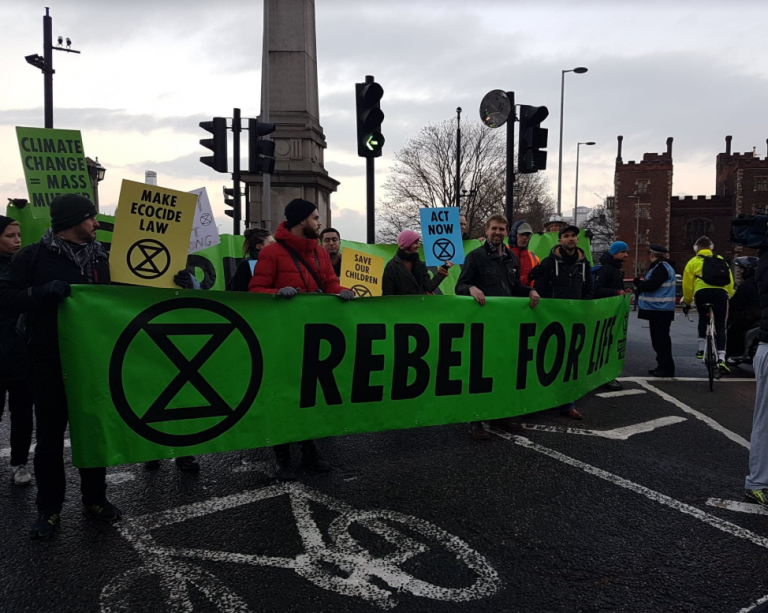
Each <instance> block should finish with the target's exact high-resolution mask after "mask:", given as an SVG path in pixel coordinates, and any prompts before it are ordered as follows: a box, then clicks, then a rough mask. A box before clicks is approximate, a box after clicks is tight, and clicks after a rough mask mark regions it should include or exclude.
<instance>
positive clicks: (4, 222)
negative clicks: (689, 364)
mask: <svg viewBox="0 0 768 613" xmlns="http://www.w3.org/2000/svg"><path fill="white" fill-rule="evenodd" d="M12 223H19V222H18V221H16V220H15V219H13V217H6V216H5V215H0V234H2V233H3V232H5V229H6V228H7V227H8V226H10V225H11V224H12Z"/></svg>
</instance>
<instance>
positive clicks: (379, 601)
mask: <svg viewBox="0 0 768 613" xmlns="http://www.w3.org/2000/svg"><path fill="white" fill-rule="evenodd" d="M283 495H287V496H288V498H289V500H290V504H291V508H292V511H293V515H294V518H295V520H296V526H297V528H298V531H299V534H300V536H301V540H302V543H303V546H304V552H303V553H301V554H299V555H298V556H296V557H294V558H288V557H270V556H260V555H252V554H243V553H233V552H227V551H212V550H207V549H202V548H200V549H198V548H194V549H190V548H183V547H166V546H161V545H159V544H158V543H157V542H156V541H155V540H154V538H153V536H152V534H151V533H152V531H153V530H156V529H158V528H163V527H167V526H170V525H173V524H177V523H180V522H183V521H186V520H188V519H193V518H197V517H202V516H205V515H209V514H212V513H216V512H219V511H224V510H227V509H232V508H236V507H239V506H242V505H247V504H252V503H256V502H259V501H262V500H267V499H270V498H275V497H277V496H283ZM310 502H312V503H314V504H320V505H324V506H325V507H327V508H328V509H330V510H331V511H334V512H336V513H338V514H339V515H338V516H337V517H336V518H335V519H334V520H333V521H332V522H331V524H330V526H329V528H328V531H327V532H328V534H327V538H326V537H325V536H324V535H323V533H322V531H321V530H320V528H319V527H318V525H317V523H316V522H315V520H314V518H313V516H312V512H311V509H310ZM356 524H358V525H360V526H362V527H364V528H366V529H367V530H369V531H370V532H372V533H374V534H376V535H378V536H379V537H381V538H383V539H384V540H385V541H387V542H388V543H389V544H390V545H391V546H392V547H393V549H394V551H393V552H392V553H390V554H388V555H385V556H383V557H375V556H373V555H372V554H371V553H370V552H369V551H367V550H366V549H365V548H364V547H363V546H362V545H361V544H360V543H359V542H357V540H355V537H353V536H352V534H351V532H350V529H351V528H352V526H353V525H356ZM397 526H401V527H403V528H405V529H406V530H408V532H409V533H410V534H411V535H413V536H409V535H408V534H405V533H404V532H403V531H402V530H400V529H398V527H397ZM119 529H120V532H121V533H122V535H123V536H124V537H125V538H126V539H127V540H128V541H129V542H130V543H131V545H133V547H134V548H135V549H136V550H137V551H138V552H139V553H140V554H141V555H142V557H143V558H144V563H143V566H141V567H139V568H136V569H132V570H130V571H128V572H127V573H124V574H123V575H120V576H118V577H116V578H115V579H113V580H112V581H111V582H110V583H109V584H108V585H107V586H106V587H105V588H104V589H103V590H102V593H101V611H102V613H118V612H122V611H128V610H130V601H129V597H130V595H131V593H132V592H133V589H132V588H133V587H135V586H136V585H143V586H146V585H147V584H148V582H151V581H152V580H153V579H154V580H156V581H159V584H160V587H161V589H163V590H164V592H165V593H166V594H167V598H168V602H167V604H168V608H167V611H169V612H170V613H177V612H178V613H182V612H184V613H190V612H192V611H194V610H195V607H194V604H193V602H192V600H191V597H190V588H196V589H197V590H198V591H199V592H200V593H202V594H203V595H204V596H205V598H206V599H207V600H208V601H209V602H210V603H212V604H213V605H215V606H216V607H217V608H218V609H219V610H220V611H227V612H229V611H237V612H238V613H246V612H247V611H250V609H249V608H248V605H247V604H246V603H245V601H243V600H242V598H241V597H240V596H238V595H237V594H236V593H234V592H233V591H232V590H230V589H229V588H228V587H226V586H225V585H223V584H222V583H221V581H220V580H219V579H218V578H217V577H215V576H214V575H212V574H211V573H208V572H207V571H204V570H202V569H200V568H197V567H195V566H194V565H192V564H187V563H185V562H180V561H179V558H182V559H189V560H201V561H208V562H227V563H239V564H248V565H251V566H257V567H258V566H267V567H273V568H283V569H286V570H292V571H294V572H295V573H296V574H298V575H299V576H300V577H303V578H304V579H306V580H307V581H310V582H311V583H314V584H315V585H317V586H318V587H321V588H323V589H326V590H329V591H333V592H336V593H338V594H342V595H344V596H349V597H352V598H361V599H363V600H365V601H367V602H369V603H371V604H373V605H376V606H378V607H380V608H382V609H391V608H394V607H396V606H397V605H398V604H399V603H398V600H397V599H396V597H395V594H396V593H397V592H408V593H410V594H412V595H414V596H418V597H422V598H429V599H433V600H442V601H452V602H467V601H471V600H479V599H482V598H487V597H490V596H492V595H493V594H495V593H496V592H497V591H498V590H499V588H500V587H501V580H500V578H499V575H498V573H497V572H496V570H495V569H494V568H493V567H492V566H491V565H490V563H489V562H488V561H487V560H486V559H485V558H484V557H483V556H482V555H481V554H479V553H478V552H476V551H474V550H473V549H471V548H470V547H469V545H468V544H467V543H465V542H464V541H462V540H461V539H459V538H458V537H456V536H453V535H452V534H449V533H448V532H446V531H444V530H442V529H441V528H438V527H437V526H435V525H434V524H431V523H429V522H427V521H425V520H422V519H419V518H417V517H413V516H410V515H405V514H402V513H396V512H393V511H360V510H357V509H354V508H353V507H351V506H350V505H348V504H346V503H344V502H341V501H339V500H336V499H334V498H331V497H330V496H327V495H325V494H321V493H320V492H317V491H314V490H311V489H310V488H307V487H306V486H304V485H301V484H296V483H293V484H279V485H274V486H269V487H266V488H262V489H258V490H250V491H246V492H242V493H240V494H234V495H231V496H227V497H224V498H212V499H210V500H207V501H204V502H200V503H195V504H192V505H188V506H184V507H179V508H176V509H171V510H169V511H165V512H162V513H157V514H153V515H146V516H143V517H138V518H135V519H132V520H128V521H127V522H124V523H123V524H122V525H121V526H119ZM436 546H439V547H441V548H443V549H445V550H447V551H449V552H450V553H451V554H453V556H454V557H455V558H456V560H457V562H458V563H460V564H462V565H463V566H464V567H466V568H467V569H469V570H470V571H471V572H472V574H473V575H474V576H475V581H474V583H473V584H472V585H469V586H466V587H458V588H455V587H445V586H439V585H434V584H431V583H428V582H426V581H423V580H421V579H417V578H416V577H414V576H413V575H411V574H409V573H407V572H406V571H404V570H403V569H402V568H401V565H403V564H404V563H405V562H407V561H408V560H410V559H411V558H413V557H414V556H417V555H420V554H428V553H429V551H430V547H436ZM332 569H337V570H338V569H340V570H341V571H342V572H341V573H338V572H333V570H332ZM342 575H344V576H342ZM375 579H378V580H379V581H378V582H377V583H378V584H377V583H374V582H373V580H375ZM381 582H384V583H385V584H386V585H387V586H388V587H389V588H391V589H386V588H384V587H380V586H381Z"/></svg>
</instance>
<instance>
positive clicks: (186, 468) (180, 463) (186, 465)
mask: <svg viewBox="0 0 768 613" xmlns="http://www.w3.org/2000/svg"><path fill="white" fill-rule="evenodd" d="M176 468H178V469H179V470H180V471H181V472H183V473H199V472H200V464H199V463H198V461H197V460H195V456H191V455H188V456H183V457H181V458H176Z"/></svg>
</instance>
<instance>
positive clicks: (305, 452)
mask: <svg viewBox="0 0 768 613" xmlns="http://www.w3.org/2000/svg"><path fill="white" fill-rule="evenodd" d="M301 467H302V468H303V469H305V470H308V471H311V472H316V473H327V472H328V471H330V470H331V465H330V464H329V463H328V462H326V461H325V460H323V458H321V457H320V454H319V453H318V452H317V447H315V442H314V441H303V442H302V443H301Z"/></svg>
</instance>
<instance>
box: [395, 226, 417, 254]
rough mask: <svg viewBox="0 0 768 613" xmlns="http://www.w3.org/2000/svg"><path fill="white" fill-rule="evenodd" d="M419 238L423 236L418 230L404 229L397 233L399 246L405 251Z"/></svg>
mask: <svg viewBox="0 0 768 613" xmlns="http://www.w3.org/2000/svg"><path fill="white" fill-rule="evenodd" d="M418 240H421V237H419V235H418V234H417V233H416V232H414V231H413V230H403V231H402V232H400V234H398V235H397V246H398V247H400V249H402V250H403V251H405V250H406V249H408V247H410V246H411V245H413V243H415V242H416V241H418Z"/></svg>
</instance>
